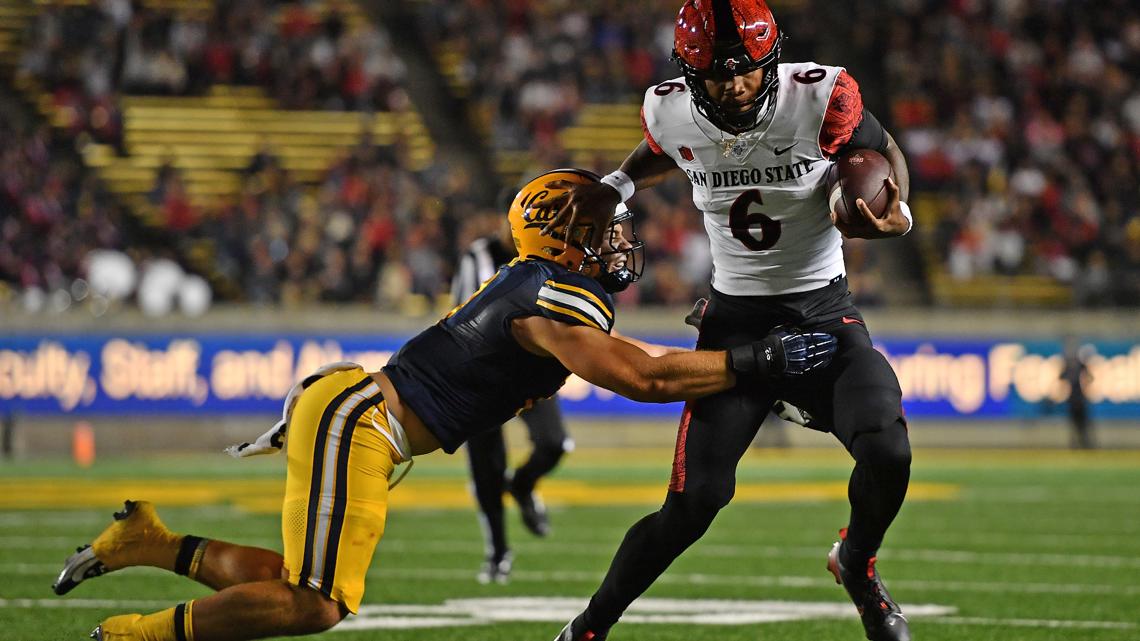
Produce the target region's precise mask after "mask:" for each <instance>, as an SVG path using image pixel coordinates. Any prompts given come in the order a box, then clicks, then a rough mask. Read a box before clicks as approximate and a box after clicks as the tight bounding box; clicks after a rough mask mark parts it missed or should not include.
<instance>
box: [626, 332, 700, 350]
mask: <svg viewBox="0 0 1140 641" xmlns="http://www.w3.org/2000/svg"><path fill="white" fill-rule="evenodd" d="M610 336H612V337H614V338H616V339H618V340H622V341H625V342H627V343H629V344H630V345H633V346H634V347H637V348H639V349H640V350H641V351H643V352H645V353H646V354H649V355H650V356H664V355H665V354H676V353H678V352H688V351H692V350H688V349H685V348H683V347H671V346H669V345H657V344H656V343H646V342H645V341H640V340H637V339H636V338H630V337H629V336H626V335H624V334H619V333H618V332H617V330H616V329H611V330H610Z"/></svg>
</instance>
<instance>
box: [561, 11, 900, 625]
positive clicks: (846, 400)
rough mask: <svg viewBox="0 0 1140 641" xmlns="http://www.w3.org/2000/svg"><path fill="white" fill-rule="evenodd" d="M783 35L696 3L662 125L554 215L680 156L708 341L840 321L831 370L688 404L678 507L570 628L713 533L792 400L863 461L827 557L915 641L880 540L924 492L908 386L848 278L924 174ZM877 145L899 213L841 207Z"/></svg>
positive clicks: (855, 91) (651, 529) (599, 618)
mask: <svg viewBox="0 0 1140 641" xmlns="http://www.w3.org/2000/svg"><path fill="white" fill-rule="evenodd" d="M782 39H783V34H782V33H781V31H780V29H779V27H778V26H777V24H776V19H775V17H774V16H773V15H772V12H771V10H770V9H769V8H768V6H767V4H766V3H765V1H764V0H686V1H685V3H684V5H683V6H682V7H681V10H680V12H679V15H678V17H677V21H676V24H675V29H674V42H673V59H674V61H675V62H676V63H677V64H678V66H679V67H680V68H681V72H682V75H681V76H679V77H677V78H673V79H670V80H668V81H666V82H662V83H660V84H657V85H655V86H653V87H650V88H649V89H648V90H647V91H646V92H645V98H644V102H643V103H642V110H641V123H642V129H643V131H644V140H643V141H642V142H641V144H640V145H639V146H638V147H637V148H636V149H634V151H633V152H632V153H631V154H630V155H629V157H628V158H626V160H625V162H623V163H622V166H621V169H620V170H618V171H615V172H613V173H611V174H609V175H607V176H605V177H604V178H603V179H602V181H601V183H596V184H589V185H574V186H569V185H567V186H565V187H567V188H568V189H569V190H570V194H569V195H568V196H567V198H566V200H565V202H563V203H559V213H558V215H556V217H555V219H554V220H553V221H552V223H551V226H552V227H554V226H558V227H559V228H561V227H562V226H565V225H567V224H570V225H571V227H572V226H573V223H574V221H575V220H578V219H584V220H588V221H589V224H590V225H592V226H594V227H595V228H597V227H599V226H601V225H602V224H604V222H605V221H604V220H599V219H598V217H599V216H604V215H606V213H607V212H609V211H612V210H613V208H614V206H615V205H617V204H618V203H620V202H624V201H626V200H628V199H629V198H630V197H631V196H632V195H633V194H634V192H635V191H636V190H637V189H643V188H647V187H651V186H653V185H655V184H657V183H658V182H660V181H661V180H663V179H665V177H666V176H667V174H669V173H670V172H676V171H677V170H680V171H682V172H684V174H685V176H686V177H687V178H688V179H689V182H690V183H691V184H692V197H693V204H694V205H696V207H697V209H699V210H701V212H702V213H703V218H704V224H705V230H706V231H707V233H708V235H709V240H710V245H711V249H712V259H713V278H712V283H711V285H712V287H711V289H712V294H711V301H710V302H709V304H708V307H707V312H706V313H705V315H704V319H703V324H702V326H701V330H700V338H699V339H698V343H697V345H698V347H699V348H702V349H720V348H724V347H726V346H729V345H734V344H739V343H740V342H743V341H748V340H756V339H758V338H761V337H763V336H764V335H765V334H766V333H767V332H769V331H770V330H771V329H772V328H773V327H776V326H780V325H785V324H791V325H795V326H797V327H810V328H812V329H815V330H817V331H825V332H830V333H832V334H834V335H835V336H836V337H837V338H838V339H839V349H838V351H837V354H836V357H835V359H834V360H833V361H832V364H831V366H830V367H828V368H826V369H822V370H820V371H818V372H815V373H813V374H812V375H809V376H805V377H801V378H798V379H795V380H791V379H787V380H785V381H781V382H780V383H779V384H777V385H775V386H771V387H765V388H763V389H761V388H756V387H754V388H749V389H746V388H743V387H737V388H734V389H732V390H728V391H726V392H724V393H721V394H715V395H712V396H708V397H705V398H701V399H698V400H695V401H693V402H691V403H688V404H687V405H686V408H685V410H684V413H683V415H682V418H681V422H680V429H679V434H678V438H677V455H676V457H675V463H674V469H673V475H672V479H671V482H670V484H669V490H668V494H667V498H666V500H665V504H664V506H663V507H662V508H661V510H659V511H658V512H656V513H654V514H651V515H649V516H647V517H646V518H644V519H642V520H641V521H640V522H638V523H637V524H635V525H634V526H633V527H632V528H631V529H630V530H629V533H628V534H627V536H626V538H625V540H624V541H623V542H622V544H621V546H620V548H619V549H618V551H617V553H616V555H615V557H614V560H613V563H612V565H611V566H610V570H609V572H608V573H607V575H606V577H605V579H604V580H603V582H602V585H601V587H600V588H599V589H598V591H597V592H595V593H594V595H593V598H592V599H591V600H590V604H589V606H588V607H587V609H586V611H585V612H583V613H582V615H580V616H579V617H577V618H576V619H575V620H574V621H572V622H571V623H570V624H569V625H567V626H566V628H565V629H564V630H563V632H562V634H561V635H560V638H561V639H565V640H566V641H578V640H580V639H587V638H589V639H594V641H601V639H603V638H605V636H606V633H607V631H608V630H609V628H610V627H611V626H613V625H614V624H615V623H616V622H617V621H618V619H619V617H621V615H622V612H624V611H625V609H626V608H627V607H628V606H629V604H630V603H631V602H632V601H633V600H634V599H636V598H637V597H638V595H640V594H641V593H642V592H644V591H645V590H646V589H647V588H648V587H649V586H650V585H651V584H652V583H653V581H654V580H655V579H656V578H657V577H658V576H659V575H660V574H661V573H662V572H664V571H665V569H666V568H667V567H668V566H669V564H670V563H672V562H673V559H675V558H677V556H678V555H680V554H681V553H682V552H683V551H684V550H685V549H686V548H687V547H688V546H690V545H692V544H693V543H694V542H695V541H696V540H697V539H699V538H700V537H701V536H702V535H703V534H704V532H705V530H706V529H708V527H709V525H710V524H711V523H712V520H713V518H714V517H715V516H716V514H717V512H718V511H719V510H720V509H721V508H723V507H724V506H725V505H727V504H728V502H729V501H730V500H731V498H732V495H733V488H734V485H735V481H736V479H735V471H736V465H737V463H738V462H739V460H740V457H741V456H742V455H743V453H744V451H745V450H746V448H747V446H748V444H749V443H751V442H752V440H753V438H754V437H755V435H756V432H757V430H758V429H759V428H760V424H761V422H762V421H763V420H764V417H765V416H766V415H767V414H768V412H769V410H770V409H771V408H772V407H773V404H774V403H775V402H776V401H777V399H782V401H786V402H789V403H791V405H793V406H795V407H798V408H799V409H801V410H804V411H806V412H807V414H809V415H810V416H811V417H812V418H813V424H814V425H817V426H818V425H822V426H826V428H827V429H829V430H830V431H831V432H832V433H833V434H834V435H835V436H836V438H837V439H838V440H839V441H840V442H841V443H842V444H843V446H844V447H845V448H846V449H847V450H848V452H850V453H851V455H852V457H853V458H854V460H855V468H854V470H853V472H852V474H851V481H850V485H849V491H848V495H849V498H850V502H851V511H850V516H849V520H848V523H847V527H845V528H842V529H841V530H840V541H839V542H837V543H836V544H835V545H833V546H832V549H831V551H830V552H829V553H828V561H827V567H828V569H829V570H830V571H831V572H832V573H833V574H834V576H835V579H836V581H837V582H839V583H841V584H842V585H843V587H844V588H845V589H846V590H847V592H848V594H849V596H850V597H851V599H852V601H853V602H854V603H855V606H856V608H857V609H858V611H859V613H860V615H861V618H862V623H863V627H864V630H865V632H866V634H867V637H868V638H869V639H872V640H873V641H905V640H907V639H910V632H909V629H908V625H907V621H906V618H905V617H904V616H903V614H902V612H901V610H900V609H899V607H898V605H897V604H896V603H895V602H894V600H893V599H892V598H891V596H890V594H889V593H888V592H887V590H886V587H885V586H884V585H883V581H882V578H881V577H880V575H879V572H878V570H877V569H876V565H875V563H876V553H877V551H878V549H879V547H880V545H881V544H882V542H883V538H884V536H885V534H886V531H887V528H888V527H889V526H890V524H891V522H892V521H893V520H894V518H895V516H896V514H898V511H899V509H900V508H901V506H902V503H903V499H904V498H905V496H906V491H907V486H908V484H909V479H910V463H911V451H910V443H909V439H908V436H907V428H906V421H905V419H904V417H903V412H902V404H901V400H902V392H901V389H900V387H899V383H898V379H897V378H896V376H895V373H894V371H893V370H892V369H891V366H890V364H889V363H888V362H887V360H886V359H885V358H884V357H883V356H882V355H881V354H880V353H879V352H878V351H876V350H875V349H874V348H873V347H872V345H871V337H870V334H869V333H868V331H867V328H866V326H865V324H864V320H863V317H862V315H861V314H860V313H859V310H858V309H856V308H855V307H854V305H853V304H852V301H851V295H850V293H849V292H848V290H847V280H846V273H845V267H844V263H843V252H842V244H843V243H842V234H845V235H847V236H848V237H862V238H888V237H892V236H900V235H902V234H905V233H907V232H908V231H909V230H910V228H911V225H912V222H911V216H910V213H909V208H908V206H907V204H906V198H907V196H908V192H909V177H908V176H909V175H908V173H907V167H906V161H905V158H904V157H903V154H902V152H901V150H900V149H899V148H898V145H896V144H895V142H894V139H893V138H892V137H891V136H890V134H888V133H887V132H886V131H885V130H884V128H883V127H882V125H881V124H879V122H878V120H877V119H876V118H875V116H874V115H873V114H872V113H871V112H870V111H868V110H867V109H866V108H864V106H863V101H862V97H861V96H860V93H859V85H858V84H857V83H856V81H855V79H854V78H853V77H852V76H851V74H849V73H848V72H847V71H846V70H845V69H843V68H841V67H833V66H828V65H821V64H816V63H812V62H804V63H799V62H797V63H781V62H780V49H781V41H782ZM850 149H873V150H875V151H878V152H880V153H882V154H883V155H884V156H885V157H886V158H887V160H888V162H889V163H890V164H891V167H892V169H893V173H894V176H895V177H896V178H897V183H896V182H895V181H892V180H888V181H887V182H886V184H885V185H884V187H885V189H886V190H887V195H888V197H889V198H888V206H887V210H886V212H885V215H884V217H883V218H877V217H875V216H874V215H872V213H871V211H870V210H869V209H868V208H867V206H866V204H865V203H864V202H863V201H862V200H857V201H856V206H857V207H858V209H859V212H860V213H861V214H862V216H857V217H853V218H854V220H850V219H839V220H837V219H836V217H835V215H834V214H833V213H831V211H830V210H831V206H830V203H829V200H828V195H829V194H828V191H827V186H826V184H827V180H826V175H827V173H828V169H829V167H830V165H831V159H832V158H833V157H835V156H837V155H838V154H841V153H843V152H845V151H847V150H850Z"/></svg>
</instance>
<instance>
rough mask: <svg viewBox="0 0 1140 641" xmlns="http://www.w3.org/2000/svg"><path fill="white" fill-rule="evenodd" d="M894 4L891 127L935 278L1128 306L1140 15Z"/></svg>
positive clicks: (1136, 176) (1085, 7) (1021, 1)
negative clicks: (921, 199)
mask: <svg viewBox="0 0 1140 641" xmlns="http://www.w3.org/2000/svg"><path fill="white" fill-rule="evenodd" d="M891 4H892V5H893V6H892V7H890V9H889V11H891V13H890V14H886V13H884V16H883V18H884V19H887V20H889V22H888V23H887V26H886V32H885V33H886V34H887V35H888V41H887V43H886V44H887V53H886V57H885V60H884V63H885V66H886V73H887V78H888V86H889V87H890V88H891V90H890V99H891V114H890V116H891V120H892V121H893V123H894V131H895V135H896V137H898V138H899V139H900V142H901V144H902V146H903V148H904V150H905V151H906V152H907V155H908V158H909V160H910V164H911V177H912V181H913V186H914V188H915V189H916V190H919V191H922V192H928V193H932V194H935V195H936V196H937V198H936V200H935V201H934V205H935V207H936V208H937V210H938V214H939V215H938V217H937V224H936V227H935V229H933V230H932V232H933V234H934V237H935V242H934V247H935V249H936V252H937V259H938V260H939V261H941V263H942V265H943V267H944V269H945V270H946V271H947V272H948V273H949V274H950V275H951V276H952V277H954V278H957V279H962V280H966V279H970V278H972V277H974V276H976V275H984V274H1011V275H1012V274H1038V275H1047V276H1050V277H1052V278H1053V279H1056V280H1057V281H1060V282H1063V283H1069V284H1072V285H1073V287H1074V294H1075V297H1076V299H1077V300H1078V302H1079V303H1081V304H1083V305H1090V306H1095V305H1110V304H1131V305H1136V304H1138V303H1140V191H1138V187H1137V186H1138V184H1140V5H1137V4H1136V3H1135V2H1129V1H1128V0H1104V1H1101V2H1079V1H1076V0H1057V1H1053V2H1032V1H1029V0H1005V1H1001V2H998V1H983V0H973V1H962V2H933V1H922V0H894V2H892V3H891Z"/></svg>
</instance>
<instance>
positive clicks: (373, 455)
mask: <svg viewBox="0 0 1140 641" xmlns="http://www.w3.org/2000/svg"><path fill="white" fill-rule="evenodd" d="M377 428H380V429H383V430H385V431H388V414H387V411H386V410H385V406H384V398H383V396H381V393H380V388H379V386H377V385H376V382H375V381H373V380H372V377H370V376H369V375H368V374H366V373H365V372H364V370H363V369H360V368H354V369H349V370H343V371H337V372H333V373H330V374H327V375H325V376H323V377H322V378H320V379H318V380H317V381H315V382H313V383H312V384H310V385H309V386H308V387H307V388H306V389H305V391H304V392H302V393H301V395H300V396H299V397H298V399H297V404H296V405H295V406H294V407H293V411H292V413H291V415H290V418H289V427H288V432H287V434H288V449H287V452H288V458H289V472H288V478H287V480H286V483H285V504H284V507H283V510H282V513H281V535H282V538H283V539H284V541H285V569H286V570H287V571H288V572H289V582H290V583H292V584H294V585H306V586H309V587H311V588H313V589H314V590H319V591H320V592H321V593H323V594H325V595H326V596H328V597H330V598H332V599H333V600H335V601H337V602H339V603H343V604H344V606H345V607H346V608H348V610H349V611H351V612H353V613H355V612H356V611H357V610H358V609H359V608H360V600H361V598H362V597H363V596H364V577H365V575H366V574H367V573H368V566H369V565H370V564H371V562H372V553H373V552H374V550H375V549H376V543H377V542H379V540H380V537H381V536H383V534H384V521H385V518H386V515H387V512H388V479H389V477H390V476H391V475H392V470H393V468H394V467H395V466H396V464H397V463H398V462H400V460H401V458H400V455H399V454H397V453H396V451H395V449H394V447H393V446H392V444H391V443H390V442H389V441H388V440H387V439H386V438H385V437H384V436H383V435H382V434H381V432H380V429H377Z"/></svg>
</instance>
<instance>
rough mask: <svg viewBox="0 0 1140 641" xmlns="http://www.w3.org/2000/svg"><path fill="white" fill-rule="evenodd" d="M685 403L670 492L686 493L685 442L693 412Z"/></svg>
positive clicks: (670, 478) (679, 428)
mask: <svg viewBox="0 0 1140 641" xmlns="http://www.w3.org/2000/svg"><path fill="white" fill-rule="evenodd" d="M689 405H690V404H689V403H685V410H684V411H683V412H681V425H680V426H679V427H678V428H677V449H676V450H674V452H673V475H672V476H671V477H669V491H670V492H684V491H685V440H686V439H687V438H688V436H689V419H690V418H691V417H692V415H693V410H692V408H691V407H690V406H689Z"/></svg>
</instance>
